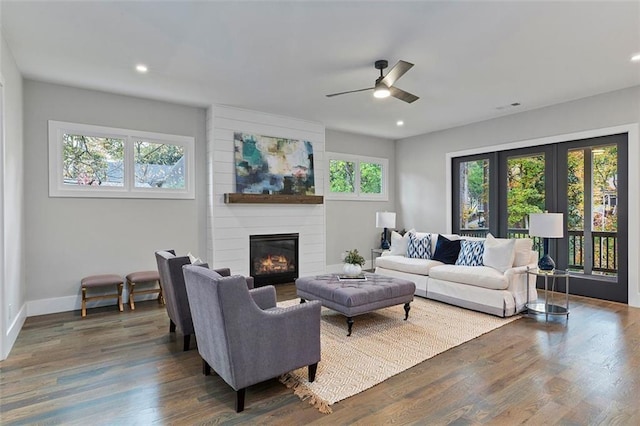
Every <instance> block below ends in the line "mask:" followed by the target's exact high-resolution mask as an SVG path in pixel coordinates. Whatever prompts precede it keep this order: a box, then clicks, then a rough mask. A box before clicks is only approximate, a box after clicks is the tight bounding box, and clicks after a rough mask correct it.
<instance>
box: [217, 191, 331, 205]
mask: <svg viewBox="0 0 640 426" xmlns="http://www.w3.org/2000/svg"><path fill="white" fill-rule="evenodd" d="M224 202H225V203H226V204H236V203H245V204H322V203H323V202H324V197H323V196H322V195H283V194H239V193H226V194H224Z"/></svg>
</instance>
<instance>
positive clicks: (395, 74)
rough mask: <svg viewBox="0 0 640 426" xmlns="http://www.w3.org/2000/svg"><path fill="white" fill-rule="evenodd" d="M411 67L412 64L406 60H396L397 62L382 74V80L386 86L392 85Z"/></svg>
mask: <svg viewBox="0 0 640 426" xmlns="http://www.w3.org/2000/svg"><path fill="white" fill-rule="evenodd" d="M411 67H413V64H412V63H410V62H406V61H398V63H397V64H395V65H394V66H393V68H391V70H390V71H389V72H388V73H387V75H385V76H384V78H383V79H382V82H383V83H384V84H386V85H387V87H391V86H393V83H395V82H396V81H397V80H398V79H399V78H400V77H402V76H403V75H404V73H406V72H407V71H409V70H410V69H411Z"/></svg>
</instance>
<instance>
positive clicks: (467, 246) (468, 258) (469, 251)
mask: <svg viewBox="0 0 640 426" xmlns="http://www.w3.org/2000/svg"><path fill="white" fill-rule="evenodd" d="M483 255H484V241H467V240H462V241H461V242H460V254H459V255H458V260H456V265H464V266H482V265H483V263H482V256H483Z"/></svg>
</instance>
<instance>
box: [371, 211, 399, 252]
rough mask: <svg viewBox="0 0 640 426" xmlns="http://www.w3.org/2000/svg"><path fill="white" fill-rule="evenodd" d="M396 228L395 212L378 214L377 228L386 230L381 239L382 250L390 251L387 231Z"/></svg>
mask: <svg viewBox="0 0 640 426" xmlns="http://www.w3.org/2000/svg"><path fill="white" fill-rule="evenodd" d="M395 227H396V214H395V213H393V212H376V228H384V230H383V231H382V237H381V238H380V248H382V249H383V250H387V249H389V247H391V244H389V240H388V239H387V229H388V228H395Z"/></svg>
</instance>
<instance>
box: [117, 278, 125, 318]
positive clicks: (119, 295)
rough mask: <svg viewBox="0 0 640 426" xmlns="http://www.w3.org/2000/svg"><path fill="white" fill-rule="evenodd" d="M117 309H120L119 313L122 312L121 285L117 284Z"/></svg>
mask: <svg viewBox="0 0 640 426" xmlns="http://www.w3.org/2000/svg"><path fill="white" fill-rule="evenodd" d="M118 308H120V312H123V311H124V306H122V283H120V284H118Z"/></svg>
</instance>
